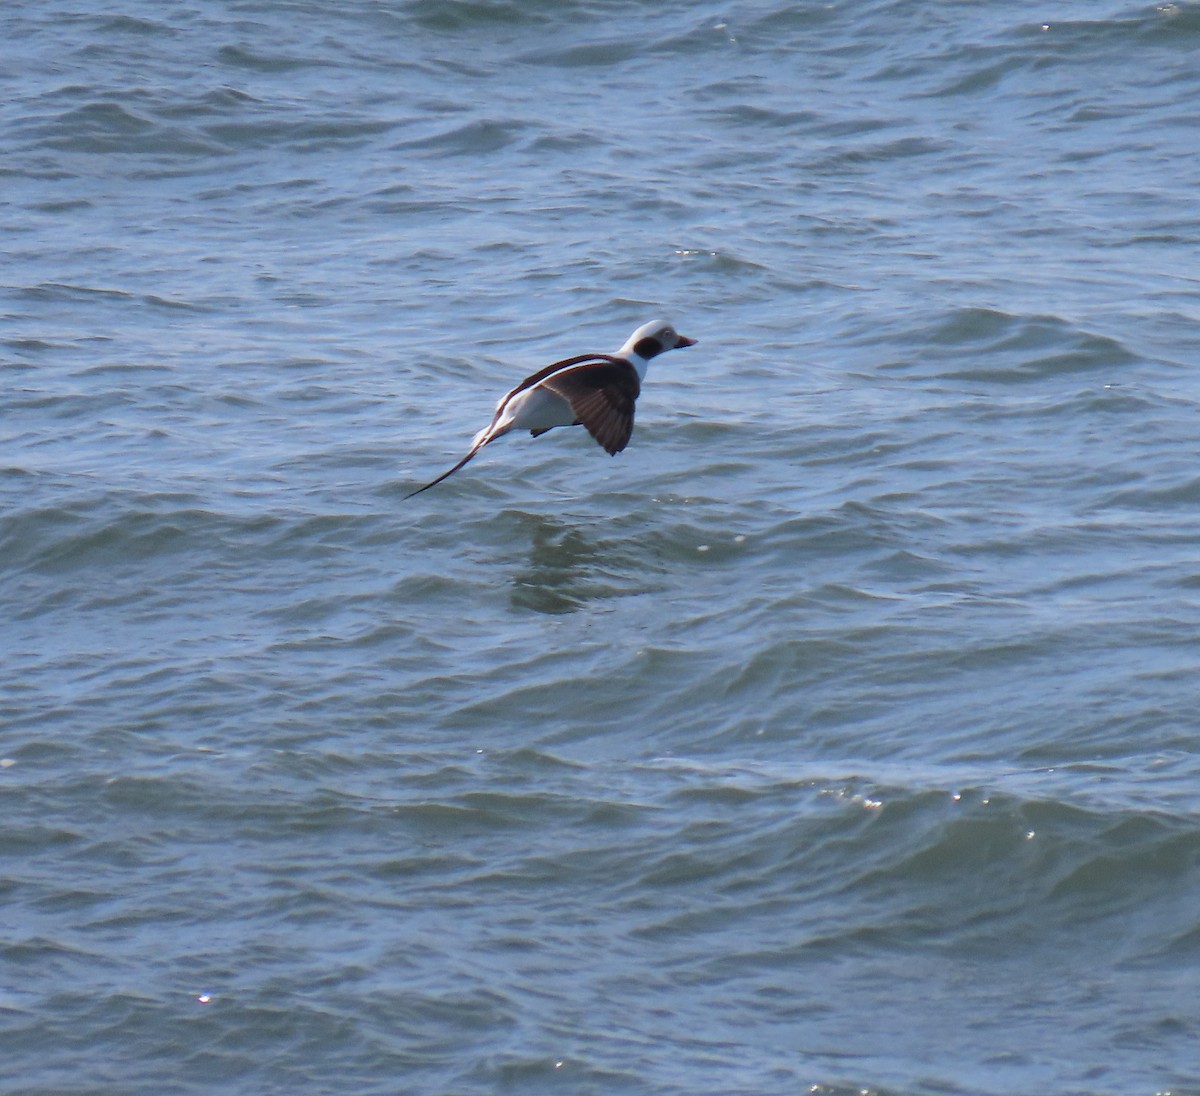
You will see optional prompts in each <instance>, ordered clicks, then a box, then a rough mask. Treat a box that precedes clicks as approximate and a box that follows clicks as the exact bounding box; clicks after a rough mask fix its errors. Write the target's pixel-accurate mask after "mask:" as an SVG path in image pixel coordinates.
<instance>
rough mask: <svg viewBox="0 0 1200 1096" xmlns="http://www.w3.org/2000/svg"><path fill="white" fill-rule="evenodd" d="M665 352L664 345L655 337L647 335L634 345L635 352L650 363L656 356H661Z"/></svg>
mask: <svg viewBox="0 0 1200 1096" xmlns="http://www.w3.org/2000/svg"><path fill="white" fill-rule="evenodd" d="M662 351H663V346H662V343H660V342H659V341H658V339H656V338H655V337H654V336H653V335H647V336H646V337H645V338H644V339H638V341H637V342H636V343H634V344H633V352H634V353H635V354H636V355H637V356H638V357H639V358H641V359H643V360H644V361H649V360H650V359H651V358H653V357H654V356H655V355H656V354H661V353H662Z"/></svg>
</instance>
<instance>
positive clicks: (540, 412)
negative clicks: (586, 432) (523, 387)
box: [503, 387, 575, 430]
mask: <svg viewBox="0 0 1200 1096" xmlns="http://www.w3.org/2000/svg"><path fill="white" fill-rule="evenodd" d="M503 421H504V422H505V423H506V424H508V426H509V428H510V429H512V430H549V429H550V428H551V427H554V426H571V425H572V424H573V423H574V422H575V412H574V411H572V410H571V405H570V404H569V403H567V401H566V400H564V399H563V398H562V397H561V396H556V395H555V394H554V393H553V392H550V391H548V390H546V389H545V388H536V387H535V388H531V389H529V390H528V391H526V392H522V393H521V394H520V395H519V396H514V397H513V399H512V400H510V401H509V404H508V408H507V409H506V411H505V415H504V420H503Z"/></svg>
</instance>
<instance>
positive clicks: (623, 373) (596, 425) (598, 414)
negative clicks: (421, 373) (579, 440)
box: [404, 320, 696, 499]
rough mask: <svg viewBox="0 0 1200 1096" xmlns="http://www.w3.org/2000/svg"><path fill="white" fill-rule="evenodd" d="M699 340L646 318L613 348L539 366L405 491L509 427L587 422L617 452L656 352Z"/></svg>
mask: <svg viewBox="0 0 1200 1096" xmlns="http://www.w3.org/2000/svg"><path fill="white" fill-rule="evenodd" d="M695 345H696V340H695V339H689V338H687V337H686V336H685V335H680V334H679V333H678V332H676V330H675V328H673V327H672V326H671V325H670V324H669V323H664V322H663V321H662V320H652V321H651V322H650V323H647V324H643V325H642V326H641V327H639V328H638V329H637V330H636V331H635V332H634V333H633V334H632V335H630V336H629V338H628V339H627V340H626V342H625V345H624V346H622V347H621V349H620V350H618V351H617V352H616V353H615V354H580V355H579V356H578V357H575V358H565V359H564V360H563V361H560V362H555V363H554V364H553V365H548V366H546V368H545V369H539V370H538V371H537V372H536V373H534V374H533V375H532V376H530V377H526V378H525V379H524V380H523V381H522V382H521V383H520V384H518V385H517V387H516V388H514V389H513V390H512V391H511V392H507V393H506V394H505V395H504V396H503V397H501V399H500V402H499V403H498V404H496V413H495V414H494V415H493V416H492V421H491V422H490V423H489V424H488V425H487V427H485V428H484V429H483V430H480V431H479V433H478V434H476V435H475V439H474V441H472V442H471V448H470V450H469V451H468V452H467V455H466V456H465V457H463V459H462V460H460V461H459V462H458V463H457V464H456V465H455V466H454V467H453V468H451V469H450V471H449V472H443V473H442V474H441V475H440V476H438V478H437V479H435V480H431V481H430V482H429V483H427V484H425V486H424V487H418V488H417V489H416V490H415V491H412V492H410V493H409V494H407V495H405V496H404V497H405V498H406V499H410V498H412V497H413V495H419V494H420V493H421V492H422V491H428V490H429V488H431V487H434V486H436V485H437V484H439V483H441V482H442V480H444V479H446V478H447V477H449V476H452V475H454V473H455V472H457V471H458V470H459V469H460V468H461V467H462V466H463V465H464V464H466V463H467V462H468V461H469V460H470V459H471V458H472V457H473V456H475V454H476V453H478V452H479V450H480V449H482V448H483V447H484V446H485V445H489V444H490V443H491V442H494V441H495V440H496V439H497V438H500V437H503V436H504V435H505V434H507V433H508V432H509V431H510V430H528V431H529V433H530V434H532V435H533V436H534V437H535V438H536V437H540V436H541V435H542V434H544V433H546V431H547V430H553V429H554V428H555V427H556V426H584V427H586V428H587V432H588V433H589V434H591V435H592V437H593V438H595V439H596V441H597V442H599V443H600V445H601V446H603V448H604V450H605V452H607V453H608V454H610V455H612V456H615V455H616V454H617V453H619V452H620V451H621V450H622V449H624V448H625V446H626V445H627V444H628V443H629V435H630V434H632V433H633V405H634V403H635V402H636V400H637V398H638V393H639V392H641V390H642V381H643V380H645V378H646V368H647V367H648V366H649V364H650V361H651V359H652V358H656V357H658V355H659V354H662V353H665V352H666V351H668V350H679V349H681V348H682V347H685V346H695Z"/></svg>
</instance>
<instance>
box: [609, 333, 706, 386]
mask: <svg viewBox="0 0 1200 1096" xmlns="http://www.w3.org/2000/svg"><path fill="white" fill-rule="evenodd" d="M695 345H696V340H695V339H689V338H688V337H687V336H686V335H680V334H679V332H678V331H676V330H675V328H674V327H672V326H671V324H669V323H666V322H665V321H663V320H651V321H650V322H649V323H644V324H642V326H641V327H639V328H638V329H637V330H636V331H635V332H634V333H633V334H632V335H630V336H629V338H628V340H626V343H625V345H624V346H623V347H621V349H620V350H619V351H618V353H619V354H620V355H621V357H623V358H628V359H629V360H630V361H631V362H633V365H634V368H635V369H636V370H637V371H638V374H639V375H640V376H645V373H646V366H647V365H648V364H649V362H650V359H651V358H656V357H658V355H659V354H662V353H663V352H664V351H667V350H679V349H681V348H682V347H685V346H695Z"/></svg>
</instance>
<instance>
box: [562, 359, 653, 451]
mask: <svg viewBox="0 0 1200 1096" xmlns="http://www.w3.org/2000/svg"><path fill="white" fill-rule="evenodd" d="M540 383H541V385H542V387H544V388H547V389H549V390H550V391H551V392H553V393H554V394H555V395H558V396H561V397H562V398H563V399H564V400H566V401H567V402H568V403H569V404H570V405H571V410H572V411H573V412H574V413H575V417H576V418H577V419H578V420H579V421H580V422H581V423H582V424H583V425H584V426H585V427H586V428H587V431H588V433H589V434H591V435H592V437H593V438H595V439H596V441H597V442H599V443H600V445H601V446H603V448H604V450H605V452H607V453H609V454H616V453H619V452H620V451H621V450H622V449H624V448H625V446H626V445H628V444H629V436H630V435H631V434H632V433H633V411H634V404H635V403H636V401H637V398H638V393H639V392H640V391H641V382H640V381H639V380H638V375H637V370H635V369H634V368H633V366H632V365H630V364H629V362H627V361H624V360H623V359H620V358H617V359H615V360H612V361H602V362H595V361H593V362H591V363H589V364H585V365H578V366H574V367H572V368H567V369H563V370H562V371H560V372H558V373H554V374H553V375H551V376H549V377H547V378H545V379H544V380H543V381H541V382H540Z"/></svg>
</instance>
